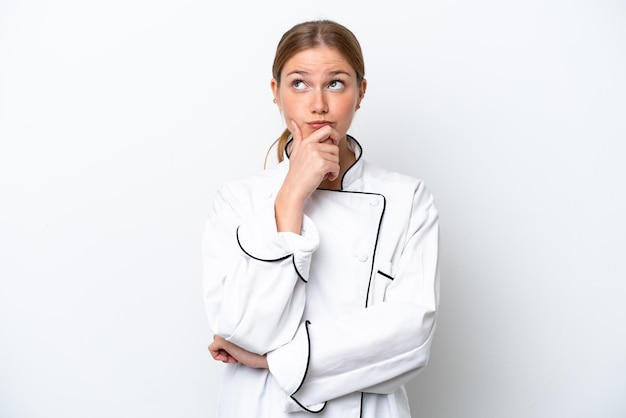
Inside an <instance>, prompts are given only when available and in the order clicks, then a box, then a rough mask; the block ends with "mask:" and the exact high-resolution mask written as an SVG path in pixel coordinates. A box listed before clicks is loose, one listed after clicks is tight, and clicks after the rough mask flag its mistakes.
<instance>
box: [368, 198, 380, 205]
mask: <svg viewBox="0 0 626 418" xmlns="http://www.w3.org/2000/svg"><path fill="white" fill-rule="evenodd" d="M378 203H380V202H379V201H378V198H377V197H373V198H372V200H370V206H378Z"/></svg>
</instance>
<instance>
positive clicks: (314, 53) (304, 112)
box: [272, 46, 366, 138]
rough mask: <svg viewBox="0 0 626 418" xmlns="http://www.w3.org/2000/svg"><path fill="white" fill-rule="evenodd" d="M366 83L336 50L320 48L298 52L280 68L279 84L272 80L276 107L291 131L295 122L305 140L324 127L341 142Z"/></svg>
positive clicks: (357, 106)
mask: <svg viewBox="0 0 626 418" xmlns="http://www.w3.org/2000/svg"><path fill="white" fill-rule="evenodd" d="M365 87H366V82H365V80H363V81H362V82H361V83H358V82H357V78H356V72H355V71H354V69H353V68H352V67H351V66H350V64H349V63H348V61H347V60H346V59H345V58H344V57H343V56H342V55H341V54H340V53H339V52H338V51H337V50H336V49H332V48H329V47H326V46H319V47H315V48H311V49H306V50H303V51H300V52H298V53H297V54H295V55H294V56H293V57H291V58H290V59H289V60H288V61H287V62H286V63H285V66H284V67H283V70H282V73H281V82H280V86H278V83H277V80H275V79H273V80H272V91H273V93H274V97H275V98H276V100H275V101H276V104H277V105H278V107H279V109H280V110H281V112H282V113H283V115H284V118H285V122H286V124H287V126H288V127H289V129H291V121H295V122H296V123H297V124H298V126H299V127H300V130H301V131H302V135H303V137H304V138H306V137H308V136H309V135H310V134H311V133H312V132H313V131H315V130H317V129H319V128H321V127H322V126H324V125H326V124H330V125H332V127H333V128H334V129H335V130H336V131H337V132H338V133H339V135H340V136H341V137H342V138H343V137H344V136H345V135H346V132H348V128H349V127H350V124H351V123H352V119H353V118H354V113H355V112H356V110H357V109H358V108H359V105H360V103H361V99H362V98H363V94H364V93H365Z"/></svg>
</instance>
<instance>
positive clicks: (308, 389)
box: [267, 186, 439, 409]
mask: <svg viewBox="0 0 626 418" xmlns="http://www.w3.org/2000/svg"><path fill="white" fill-rule="evenodd" d="M411 213H412V214H411V217H410V222H409V225H408V233H407V236H406V239H405V242H404V244H403V246H402V247H401V248H400V249H399V250H398V251H401V255H400V258H399V261H398V264H397V268H396V272H395V274H394V277H393V279H394V280H393V282H392V283H391V284H390V285H389V287H388V288H387V292H386V297H385V300H384V302H383V303H380V304H376V305H374V306H371V307H368V308H364V309H362V310H359V311H357V312H355V313H353V314H350V315H348V316H345V317H341V318H337V319H335V320H332V321H317V322H313V323H311V324H309V325H308V327H306V326H304V325H303V324H301V325H300V328H299V330H298V332H297V333H296V336H295V338H294V339H293V340H292V341H291V342H290V343H289V344H286V345H285V346H282V347H280V348H278V349H277V350H274V351H272V352H270V353H268V357H267V359H268V363H269V368H270V371H271V372H272V374H273V375H274V377H276V379H277V380H278V382H279V384H280V385H281V387H282V388H283V389H284V390H285V392H287V393H288V394H291V395H292V398H294V400H296V401H297V402H298V403H300V404H301V405H304V406H309V407H310V406H313V405H317V407H315V408H312V409H319V405H320V404H323V402H325V401H327V400H330V399H334V398H336V397H339V396H342V395H345V394H348V393H352V392H359V391H362V392H371V393H391V392H393V391H394V390H396V389H397V388H398V387H399V386H400V385H402V384H403V383H405V382H406V381H408V380H409V379H411V378H412V377H413V376H414V375H415V374H416V373H417V372H418V371H419V370H421V369H422V368H423V367H424V366H425V365H426V364H427V362H428V356H429V351H430V345H431V342H432V336H433V332H434V329H435V319H436V311H437V305H438V299H439V277H438V214H437V211H436V209H435V207H434V206H433V202H432V197H431V196H430V194H429V193H428V192H427V191H426V189H424V188H423V186H422V187H420V188H418V189H417V190H416V192H415V195H414V200H413V205H412V212H411ZM298 373H299V374H298ZM303 375H304V377H303Z"/></svg>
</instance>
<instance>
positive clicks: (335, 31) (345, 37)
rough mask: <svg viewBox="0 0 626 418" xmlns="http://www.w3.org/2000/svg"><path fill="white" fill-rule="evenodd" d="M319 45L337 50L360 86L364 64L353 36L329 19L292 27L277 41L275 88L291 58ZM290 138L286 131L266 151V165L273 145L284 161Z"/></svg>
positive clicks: (289, 133) (279, 158)
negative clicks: (347, 63) (352, 70)
mask: <svg viewBox="0 0 626 418" xmlns="http://www.w3.org/2000/svg"><path fill="white" fill-rule="evenodd" d="M321 45H324V46H327V47H330V48H333V49H336V50H337V51H338V52H339V53H340V54H341V55H342V56H343V57H344V58H345V59H346V60H347V61H348V62H349V63H350V65H351V66H352V68H353V69H354V71H355V72H356V78H357V82H358V84H361V82H362V81H363V78H364V77H365V61H364V60H363V52H362V51H361V45H360V44H359V41H358V39H357V38H356V36H354V34H353V33H352V32H351V31H350V30H349V29H348V28H346V27H345V26H343V25H340V24H339V23H336V22H333V21H331V20H312V21H308V22H303V23H299V24H297V25H295V26H294V27H292V28H291V29H289V30H288V31H287V32H285V34H284V35H283V36H282V38H281V39H280V41H279V42H278V46H277V47H276V55H275V56H274V64H273V65H272V76H273V77H274V79H275V80H276V85H277V86H278V87H280V77H281V72H282V70H283V67H284V66H285V63H286V62H287V61H289V59H290V58H291V57H293V56H294V55H295V54H297V53H298V52H300V51H303V50H305V49H309V48H315V47H318V46H321ZM290 138H291V132H290V131H289V129H285V130H284V131H283V133H282V134H281V135H280V136H279V137H278V139H276V141H274V143H272V145H271V146H270V148H269V149H268V151H267V154H266V156H265V161H266V162H267V156H268V155H269V152H270V150H271V149H272V147H273V146H274V145H275V144H277V145H276V152H277V157H278V161H279V162H281V161H283V159H284V153H285V147H286V146H287V142H288V141H289V139H290Z"/></svg>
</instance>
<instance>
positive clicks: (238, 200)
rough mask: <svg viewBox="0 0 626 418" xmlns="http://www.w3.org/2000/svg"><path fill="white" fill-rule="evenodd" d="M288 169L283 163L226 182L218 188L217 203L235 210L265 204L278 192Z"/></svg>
mask: <svg viewBox="0 0 626 418" xmlns="http://www.w3.org/2000/svg"><path fill="white" fill-rule="evenodd" d="M286 170H287V167H286V165H285V164H282V163H281V164H278V165H277V166H274V167H271V168H268V169H266V170H262V171H259V172H257V173H254V174H251V175H248V176H245V177H240V178H238V179H234V180H230V181H228V182H225V183H223V184H222V185H221V186H220V187H219V189H218V190H217V196H216V200H215V203H216V205H226V206H229V207H230V208H232V209H233V210H235V211H240V210H243V209H244V208H251V207H253V206H256V205H258V204H263V202H265V201H267V200H270V199H271V198H272V197H273V196H274V195H275V194H276V192H277V191H278V189H279V188H280V185H281V184H282V181H283V179H284V177H285V175H286Z"/></svg>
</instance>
